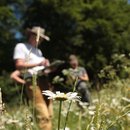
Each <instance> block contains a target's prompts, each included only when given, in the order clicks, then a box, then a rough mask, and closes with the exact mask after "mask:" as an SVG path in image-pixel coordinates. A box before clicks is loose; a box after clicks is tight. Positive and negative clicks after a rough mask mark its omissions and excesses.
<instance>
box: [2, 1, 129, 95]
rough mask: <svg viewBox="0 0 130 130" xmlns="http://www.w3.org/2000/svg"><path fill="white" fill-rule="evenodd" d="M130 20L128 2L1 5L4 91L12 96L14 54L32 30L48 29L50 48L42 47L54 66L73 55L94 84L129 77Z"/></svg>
mask: <svg viewBox="0 0 130 130" xmlns="http://www.w3.org/2000/svg"><path fill="white" fill-rule="evenodd" d="M129 15H130V5H129V4H128V2H127V0H109V1H108V0H67V1H66V0H62V1H61V0H26V1H25V0H2V1H1V3H0V27H1V29H0V36H1V37H0V44H1V46H0V59H1V61H0V84H1V87H2V88H4V89H3V91H4V90H5V91H6V92H7V90H8V88H10V91H9V92H11V93H13V92H12V91H13V90H11V89H14V88H13V87H12V86H11V87H9V86H10V82H11V81H10V80H9V74H10V72H11V71H13V70H14V69H15V68H14V64H13V58H12V56H13V49H14V46H15V45H16V43H17V42H21V41H25V40H26V36H25V35H24V30H25V28H26V27H32V26H34V25H35V26H37V25H38V26H42V27H44V28H45V29H46V30H47V34H48V35H49V36H50V38H51V41H50V42H49V43H46V41H45V43H44V44H41V45H40V48H41V50H42V51H43V55H44V56H45V57H47V58H49V59H50V60H51V61H53V60H55V59H62V60H66V59H67V58H68V56H69V54H71V53H74V54H76V55H78V57H79V58H80V61H81V64H82V65H84V66H85V67H86V69H87V71H88V74H89V76H90V79H92V82H97V81H99V82H101V83H104V82H107V81H108V80H110V79H113V80H115V77H116V78H117V77H118V78H119V79H125V78H129V52H130V44H129V41H130V37H129V35H130V25H129V23H130V17H128V16H129ZM122 54H123V55H125V56H124V57H122ZM101 72H102V74H101ZM5 73H7V74H6V75H8V76H5ZM99 75H100V76H99ZM106 75H107V76H106ZM5 80H6V81H5ZM110 81H111V80H110ZM96 84H97V83H96ZM6 89H7V90H6ZM6 92H5V93H6Z"/></svg>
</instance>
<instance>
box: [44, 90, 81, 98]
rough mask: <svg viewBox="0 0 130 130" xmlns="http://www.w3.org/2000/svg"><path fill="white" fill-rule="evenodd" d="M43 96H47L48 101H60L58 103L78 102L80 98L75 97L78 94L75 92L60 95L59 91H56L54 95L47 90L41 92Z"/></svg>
mask: <svg viewBox="0 0 130 130" xmlns="http://www.w3.org/2000/svg"><path fill="white" fill-rule="evenodd" d="M42 94H44V95H46V96H48V99H53V100H60V101H65V100H69V101H79V99H80V97H79V96H77V95H78V93H76V92H68V93H61V92H60V91H56V93H53V92H51V91H49V90H46V91H43V93H42Z"/></svg>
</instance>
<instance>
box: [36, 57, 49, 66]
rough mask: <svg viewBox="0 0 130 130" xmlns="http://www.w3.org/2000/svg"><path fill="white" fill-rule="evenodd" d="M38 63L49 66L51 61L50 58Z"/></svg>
mask: <svg viewBox="0 0 130 130" xmlns="http://www.w3.org/2000/svg"><path fill="white" fill-rule="evenodd" d="M38 65H39V66H49V65H50V62H49V60H48V59H45V60H43V61H42V62H40V63H39V64H38Z"/></svg>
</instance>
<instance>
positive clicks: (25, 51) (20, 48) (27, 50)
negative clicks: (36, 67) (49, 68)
mask: <svg viewBox="0 0 130 130" xmlns="http://www.w3.org/2000/svg"><path fill="white" fill-rule="evenodd" d="M13 59H14V60H17V59H23V60H25V62H27V63H29V64H37V63H40V62H42V61H43V60H45V58H44V57H43V56H42V52H41V51H40V50H39V49H38V48H35V47H33V46H32V45H30V44H28V43H26V44H24V43H18V44H17V45H16V47H15V49H14V56H13Z"/></svg>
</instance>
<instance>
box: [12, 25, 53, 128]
mask: <svg viewBox="0 0 130 130" xmlns="http://www.w3.org/2000/svg"><path fill="white" fill-rule="evenodd" d="M27 34H28V42H26V43H18V44H17V45H16V47H15V49H14V56H13V59H14V61H15V66H16V69H17V72H15V73H14V74H13V76H19V74H20V72H19V70H20V71H21V70H25V75H24V77H25V82H24V83H25V86H26V92H27V96H28V97H29V99H31V100H33V101H34V102H35V109H36V113H37V114H36V116H37V119H38V120H39V127H40V129H41V130H52V124H51V116H52V101H50V100H48V99H47V98H46V97H45V96H43V95H42V91H43V90H48V89H49V90H50V89H51V87H50V84H49V83H48V82H47V81H46V80H45V79H44V77H43V76H38V77H37V83H36V86H34V85H33V81H32V79H33V78H32V77H33V74H32V75H31V74H26V70H27V71H28V70H30V69H32V70H36V69H34V68H38V67H39V68H44V67H46V66H48V65H49V61H48V60H47V59H46V58H44V57H43V55H42V52H41V51H40V50H39V49H38V48H37V46H38V44H40V43H41V42H42V41H43V40H44V39H45V40H47V41H49V37H48V36H46V35H45V29H43V28H41V27H32V28H31V29H27ZM23 81H24V80H23ZM34 87H35V88H34Z"/></svg>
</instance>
